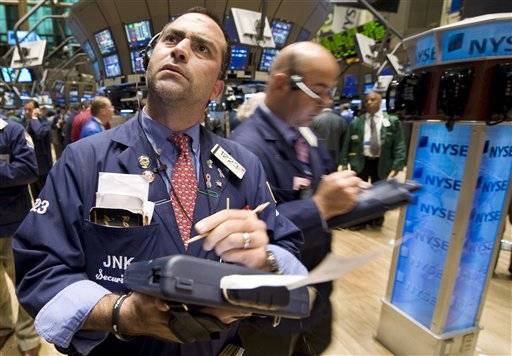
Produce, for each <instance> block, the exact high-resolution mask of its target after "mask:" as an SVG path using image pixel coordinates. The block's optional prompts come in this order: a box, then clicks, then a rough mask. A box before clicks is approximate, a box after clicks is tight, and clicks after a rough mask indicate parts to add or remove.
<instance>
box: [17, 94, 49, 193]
mask: <svg viewBox="0 0 512 356" xmlns="http://www.w3.org/2000/svg"><path fill="white" fill-rule="evenodd" d="M23 107H24V110H25V114H24V117H23V119H24V122H23V125H24V126H25V128H26V130H27V132H28V134H29V135H30V137H31V138H32V141H33V142H34V149H35V151H36V157H37V170H38V178H37V181H35V182H34V183H32V184H30V190H31V192H32V197H33V198H34V199H35V198H37V197H38V196H39V193H40V192H41V189H43V187H44V184H45V182H46V177H47V175H48V172H49V171H50V169H51V168H52V165H53V159H52V148H51V123H50V122H49V121H48V119H47V118H46V117H45V116H44V115H41V112H39V103H38V102H37V101H35V100H33V99H30V100H28V101H27V102H25V105H24V106H23ZM43 111H44V110H43Z"/></svg>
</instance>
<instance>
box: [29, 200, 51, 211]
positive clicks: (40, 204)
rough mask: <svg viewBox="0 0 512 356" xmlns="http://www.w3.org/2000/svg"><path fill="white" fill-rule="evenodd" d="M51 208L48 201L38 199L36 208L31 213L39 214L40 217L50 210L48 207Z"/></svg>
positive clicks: (35, 204)
mask: <svg viewBox="0 0 512 356" xmlns="http://www.w3.org/2000/svg"><path fill="white" fill-rule="evenodd" d="M49 206H50V203H49V202H48V200H41V199H39V198H37V199H36V201H35V203H34V207H33V208H32V209H30V211H31V212H34V213H38V214H40V215H43V214H44V213H46V211H47V210H48V207H49Z"/></svg>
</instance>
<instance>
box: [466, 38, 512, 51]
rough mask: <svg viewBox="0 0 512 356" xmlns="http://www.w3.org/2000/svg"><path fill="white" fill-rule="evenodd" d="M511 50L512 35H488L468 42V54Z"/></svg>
mask: <svg viewBox="0 0 512 356" xmlns="http://www.w3.org/2000/svg"><path fill="white" fill-rule="evenodd" d="M502 51H504V52H512V36H501V37H488V38H481V39H474V40H471V41H470V42H469V54H474V53H477V52H478V54H484V53H490V54H495V53H499V52H502Z"/></svg>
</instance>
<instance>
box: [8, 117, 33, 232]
mask: <svg viewBox="0 0 512 356" xmlns="http://www.w3.org/2000/svg"><path fill="white" fill-rule="evenodd" d="M36 179H37V162H36V154H35V152H34V146H33V145H32V143H31V142H30V141H27V133H26V132H25V130H24V129H23V126H21V125H20V124H18V123H16V122H14V121H4V120H2V119H0V238H1V237H9V236H12V235H13V234H14V232H15V231H16V229H17V228H18V225H19V224H20V223H21V221H22V220H23V218H24V217H25V215H26V214H27V213H28V211H29V210H30V208H31V202H30V195H29V193H28V187H27V186H28V184H29V183H32V182H34V181H35V180H36Z"/></svg>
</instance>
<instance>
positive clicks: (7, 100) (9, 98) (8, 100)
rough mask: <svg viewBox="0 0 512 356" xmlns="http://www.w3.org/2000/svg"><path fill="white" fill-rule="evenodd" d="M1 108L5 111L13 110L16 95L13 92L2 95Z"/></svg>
mask: <svg viewBox="0 0 512 356" xmlns="http://www.w3.org/2000/svg"><path fill="white" fill-rule="evenodd" d="M3 107H4V108H5V109H14V108H15V107H16V94H15V93H14V92H10V91H6V92H5V93H4V103H3Z"/></svg>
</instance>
